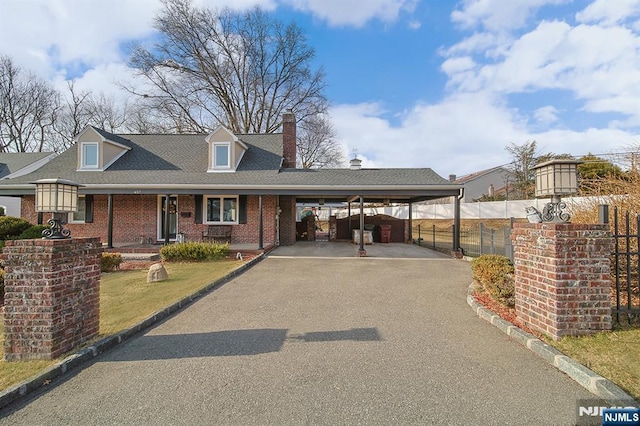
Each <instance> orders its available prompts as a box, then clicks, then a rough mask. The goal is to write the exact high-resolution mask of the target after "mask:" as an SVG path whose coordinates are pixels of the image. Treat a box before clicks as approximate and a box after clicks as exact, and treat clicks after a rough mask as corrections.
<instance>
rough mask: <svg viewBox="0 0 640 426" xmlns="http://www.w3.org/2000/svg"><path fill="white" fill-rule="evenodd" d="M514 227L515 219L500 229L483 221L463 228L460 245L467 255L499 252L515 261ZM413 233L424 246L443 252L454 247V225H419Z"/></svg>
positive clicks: (418, 242) (474, 255)
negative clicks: (512, 241) (512, 230)
mask: <svg viewBox="0 0 640 426" xmlns="http://www.w3.org/2000/svg"><path fill="white" fill-rule="evenodd" d="M512 228H513V220H512V221H511V225H510V226H503V227H501V228H500V229H494V228H489V227H487V226H485V225H484V224H483V223H479V224H478V225H477V226H475V227H473V228H467V229H461V230H460V247H461V248H462V251H463V253H464V255H466V256H470V257H478V256H481V255H483V254H499V255H502V256H506V257H508V258H509V259H510V260H511V261H512V262H513V247H512V245H511V229H512ZM413 235H414V240H415V242H416V244H418V245H420V246H422V247H427V248H430V249H433V250H438V251H443V252H451V251H452V249H453V226H450V227H446V228H438V227H436V226H435V225H432V226H428V227H424V226H422V227H421V226H420V225H418V226H417V228H416V229H415V230H414V232H413ZM416 236H417V238H415V237H416Z"/></svg>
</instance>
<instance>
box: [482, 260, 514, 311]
mask: <svg viewBox="0 0 640 426" xmlns="http://www.w3.org/2000/svg"><path fill="white" fill-rule="evenodd" d="M471 272H472V274H473V279H474V280H475V281H476V282H478V283H480V285H482V287H483V288H484V289H485V290H486V291H487V292H488V293H489V294H490V295H491V296H492V297H494V298H495V299H497V300H498V301H499V302H501V303H503V304H505V305H507V306H514V304H515V287H514V278H513V273H514V268H513V265H512V264H511V262H510V261H509V259H508V258H506V257H504V256H498V255H493V254H489V255H483V256H480V257H477V258H475V259H473V261H472V262H471Z"/></svg>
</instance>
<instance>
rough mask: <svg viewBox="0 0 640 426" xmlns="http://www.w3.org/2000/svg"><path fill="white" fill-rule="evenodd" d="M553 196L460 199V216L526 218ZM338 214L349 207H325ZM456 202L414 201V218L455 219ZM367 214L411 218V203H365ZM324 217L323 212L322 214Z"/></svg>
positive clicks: (571, 200) (344, 213)
mask: <svg viewBox="0 0 640 426" xmlns="http://www.w3.org/2000/svg"><path fill="white" fill-rule="evenodd" d="M588 200H590V198H589V197H567V198H563V199H562V201H564V202H565V203H567V208H568V209H569V210H571V207H572V206H575V205H578V204H581V203H583V202H585V201H588ZM549 201H550V200H549V199H548V198H546V199H545V198H540V199H537V198H536V199H532V200H513V201H489V202H481V203H480V202H479V203H460V218H462V219H508V218H511V217H513V218H526V217H527V213H526V211H525V208H527V207H530V206H533V207H535V208H536V209H538V211H540V212H542V209H543V208H544V206H545V204H546V203H548V202H549ZM329 210H331V214H335V215H336V216H337V217H338V218H343V217H347V214H348V213H347V212H348V209H347V208H346V207H333V208H331V209H328V208H327V209H322V213H325V215H327V218H328V216H329ZM453 210H454V206H453V204H423V203H420V204H414V205H413V218H414V219H452V218H453ZM359 212H360V208H359V207H352V208H351V214H358V213H359ZM364 212H365V214H366V215H376V214H386V215H388V216H393V217H396V218H398V219H408V218H409V207H408V206H406V205H402V206H387V207H366V208H365V209H364ZM321 218H322V214H321Z"/></svg>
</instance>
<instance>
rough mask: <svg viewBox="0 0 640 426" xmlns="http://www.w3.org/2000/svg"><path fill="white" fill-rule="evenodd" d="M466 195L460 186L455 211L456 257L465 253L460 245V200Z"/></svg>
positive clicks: (454, 251) (454, 246)
mask: <svg viewBox="0 0 640 426" xmlns="http://www.w3.org/2000/svg"><path fill="white" fill-rule="evenodd" d="M463 197H464V188H460V193H459V194H458V196H457V197H456V198H455V200H454V213H453V254H454V256H456V257H459V256H462V255H463V254H464V253H463V251H462V247H460V200H462V198H463Z"/></svg>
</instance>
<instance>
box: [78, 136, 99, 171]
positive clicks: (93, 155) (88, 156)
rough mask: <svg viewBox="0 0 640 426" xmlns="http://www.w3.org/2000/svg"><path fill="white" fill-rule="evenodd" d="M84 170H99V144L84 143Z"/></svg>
mask: <svg viewBox="0 0 640 426" xmlns="http://www.w3.org/2000/svg"><path fill="white" fill-rule="evenodd" d="M81 164H82V168H83V169H97V168H98V144H97V143H93V142H91V143H89V142H87V143H83V144H82V163H81Z"/></svg>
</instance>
